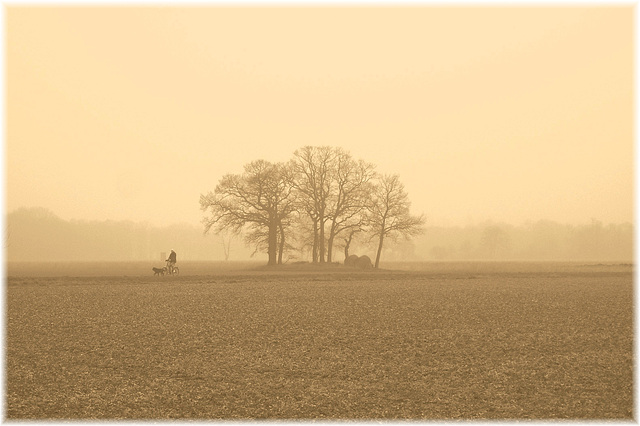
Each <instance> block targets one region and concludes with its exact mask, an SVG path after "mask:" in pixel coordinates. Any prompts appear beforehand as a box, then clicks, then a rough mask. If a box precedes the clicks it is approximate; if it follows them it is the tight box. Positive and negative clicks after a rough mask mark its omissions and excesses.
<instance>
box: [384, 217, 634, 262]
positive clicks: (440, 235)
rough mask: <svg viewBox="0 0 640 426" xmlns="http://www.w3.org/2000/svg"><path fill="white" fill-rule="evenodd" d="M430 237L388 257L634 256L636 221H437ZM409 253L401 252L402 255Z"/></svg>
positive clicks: (598, 258)
mask: <svg viewBox="0 0 640 426" xmlns="http://www.w3.org/2000/svg"><path fill="white" fill-rule="evenodd" d="M426 235H427V236H428V238H424V239H420V240H418V241H416V244H415V245H411V246H410V247H407V246H404V247H396V248H395V253H394V252H391V253H389V254H388V255H387V257H388V258H390V259H393V260H399V258H400V257H402V258H404V259H406V258H407V256H408V255H407V253H420V256H419V258H420V259H421V260H540V261H544V260H584V261H625V262H631V261H633V259H634V252H633V245H634V229H633V225H632V224H631V223H620V224H603V223H602V222H601V221H598V220H595V219H592V220H591V221H590V222H588V223H585V224H580V225H569V224H562V223H557V222H553V221H549V220H539V221H536V222H529V223H525V224H522V225H518V226H516V225H511V224H506V223H495V222H484V223H479V224H475V225H468V226H464V227H454V226H452V227H444V226H440V227H437V226H432V227H428V228H427V229H426ZM401 251H403V252H404V254H402V255H400V256H398V254H400V253H401Z"/></svg>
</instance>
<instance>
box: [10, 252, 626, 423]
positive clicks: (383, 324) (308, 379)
mask: <svg viewBox="0 0 640 426" xmlns="http://www.w3.org/2000/svg"><path fill="white" fill-rule="evenodd" d="M32 266H33V267H32V268H31V269H29V268H30V267H29V265H26V266H25V265H22V266H21V267H20V268H17V267H14V268H12V266H11V265H10V266H9V269H8V271H9V277H8V278H7V286H6V331H5V333H6V355H7V357H6V363H5V379H6V401H5V410H6V413H5V414H6V417H7V418H8V419H12V420H13V419H100V420H110V419H360V420H370V419H371V420H372V419H421V420H444V419H628V420H630V419H632V410H633V391H632V382H633V374H632V367H633V353H632V352H633V270H632V267H631V266H629V265H589V264H553V263H540V264H509V263H505V264H499V263H464V264H463V263H457V264H454V263H451V264H436V263H434V264H428V263H425V264H414V265H408V264H407V265H404V267H405V269H407V270H404V271H400V270H393V271H392V270H379V271H367V272H361V271H349V270H346V269H345V268H342V267H337V266H335V267H329V268H325V269H324V270H322V269H318V268H315V269H314V268H308V269H305V268H304V267H302V266H301V267H290V268H280V269H266V268H256V267H255V266H251V265H249V266H246V265H245V266H243V267H235V268H227V269H225V268H224V266H222V264H210V265H206V264H198V265H195V264H194V265H192V267H191V268H190V267H189V265H188V264H181V265H179V266H180V269H181V275H180V276H177V277H176V276H165V277H157V276H153V275H152V272H151V270H150V265H145V266H144V268H142V267H141V269H140V272H138V270H137V269H136V267H132V266H131V265H129V266H126V265H123V266H121V267H118V268H115V269H111V267H110V268H109V269H106V268H103V269H99V273H100V274H102V275H100V276H91V273H92V271H95V270H96V269H95V268H92V267H91V266H90V265H86V264H85V265H76V266H75V267H74V266H72V265H71V266H70V265H67V266H65V267H59V268H58V269H56V270H55V271H54V272H53V273H52V272H51V265H49V266H48V267H49V268H50V269H49V270H47V268H46V267H44V269H43V267H36V266H35V265H32ZM111 266H113V265H111ZM147 266H148V267H147ZM388 266H389V265H385V267H388ZM391 266H394V269H397V268H401V267H403V265H391ZM74 268H75V269H74ZM145 269H148V270H149V271H148V272H147V271H145ZM408 269H411V270H408ZM30 270H31V271H32V272H33V273H29V271H30ZM43 271H44V272H43ZM47 271H48V272H47ZM56 271H57V272H56ZM109 271H115V272H113V273H109ZM122 271H126V272H127V274H126V275H123V274H122V273H121V272H122ZM190 271H191V272H190ZM47 274H49V276H47Z"/></svg>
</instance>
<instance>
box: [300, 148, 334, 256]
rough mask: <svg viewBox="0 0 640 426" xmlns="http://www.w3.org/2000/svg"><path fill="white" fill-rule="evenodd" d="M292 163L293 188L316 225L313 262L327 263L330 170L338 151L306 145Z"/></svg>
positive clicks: (301, 207) (314, 226)
mask: <svg viewBox="0 0 640 426" xmlns="http://www.w3.org/2000/svg"><path fill="white" fill-rule="evenodd" d="M293 155H294V158H293V160H292V161H291V170H292V173H293V180H292V183H293V186H294V187H295V189H296V192H297V194H298V200H299V201H298V202H299V206H300V209H301V210H302V211H304V212H305V213H306V214H307V215H308V216H309V218H310V219H311V221H312V223H313V255H312V257H313V262H320V263H324V262H325V253H326V250H325V242H326V240H325V224H326V222H327V220H328V219H329V217H328V216H327V213H328V212H327V204H328V200H329V197H330V196H331V195H332V185H331V167H332V164H333V162H334V158H335V155H336V154H335V150H334V149H333V148H331V147H328V146H321V147H313V146H305V147H303V148H300V149H299V150H296V151H295V152H294V154H293Z"/></svg>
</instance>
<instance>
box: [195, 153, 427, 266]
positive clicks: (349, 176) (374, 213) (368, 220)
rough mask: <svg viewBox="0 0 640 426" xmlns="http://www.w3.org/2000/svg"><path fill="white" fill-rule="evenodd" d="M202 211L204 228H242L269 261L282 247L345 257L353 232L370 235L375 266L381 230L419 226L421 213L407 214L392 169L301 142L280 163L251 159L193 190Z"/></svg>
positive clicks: (411, 231) (323, 258) (278, 258)
mask: <svg viewBox="0 0 640 426" xmlns="http://www.w3.org/2000/svg"><path fill="white" fill-rule="evenodd" d="M200 207H201V209H202V210H203V211H204V212H205V213H208V214H209V215H208V216H205V218H204V220H203V223H204V226H205V233H207V232H209V231H210V230H212V231H213V232H215V233H220V232H228V231H231V232H234V233H237V234H243V235H244V237H245V240H246V242H247V243H250V244H253V245H254V247H255V248H256V251H266V252H267V253H268V255H269V261H268V264H269V265H276V264H281V263H282V261H283V256H284V254H285V252H294V251H295V252H299V253H309V255H310V257H311V260H312V262H314V263H326V262H332V261H333V258H334V249H335V248H337V247H341V248H343V249H344V254H345V258H346V257H348V255H349V246H350V244H351V242H352V241H353V239H354V237H356V236H359V237H360V238H366V239H368V240H370V241H371V240H375V241H376V243H377V254H376V260H375V267H376V268H377V267H378V265H379V263H380V254H381V252H382V247H383V243H384V241H385V239H386V238H397V237H400V236H403V237H411V236H414V235H417V234H418V233H420V232H421V229H422V225H423V223H424V218H423V216H412V215H411V214H410V212H409V207H410V202H409V199H408V196H407V193H406V192H405V190H404V186H403V185H402V183H401V182H400V181H399V179H398V176H397V175H380V174H378V173H376V171H375V169H374V166H373V165H371V164H369V163H366V162H364V161H362V160H355V159H354V158H353V157H352V156H351V155H350V154H349V153H348V152H347V151H345V150H343V149H341V148H337V147H329V146H322V147H314V146H305V147H303V148H301V149H299V150H297V151H295V152H294V155H293V158H292V159H291V160H290V161H289V162H287V163H276V164H274V163H270V162H268V161H264V160H257V161H253V162H251V163H249V164H247V165H245V166H244V173H242V174H227V175H225V176H223V177H222V179H221V180H220V182H219V183H218V185H217V186H216V188H215V190H214V191H213V192H209V193H208V194H206V195H201V196H200Z"/></svg>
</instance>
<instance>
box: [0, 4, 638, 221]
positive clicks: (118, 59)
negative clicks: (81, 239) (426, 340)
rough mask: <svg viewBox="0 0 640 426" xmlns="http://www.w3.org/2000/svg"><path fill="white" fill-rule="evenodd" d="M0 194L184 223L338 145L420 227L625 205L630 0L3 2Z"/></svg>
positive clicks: (111, 215)
mask: <svg viewBox="0 0 640 426" xmlns="http://www.w3.org/2000/svg"><path fill="white" fill-rule="evenodd" d="M5 13H6V31H7V33H6V62H5V63H6V79H7V80H6V96H7V99H6V114H7V121H6V129H7V136H6V150H5V161H6V197H7V198H6V208H7V210H8V211H11V210H13V209H16V208H18V207H22V206H42V207H46V208H49V209H51V210H52V211H53V212H54V213H56V214H57V215H59V216H60V217H62V218H64V219H90V220H93V219H97V220H104V219H113V220H121V219H131V220H134V221H148V222H150V223H152V224H160V225H162V224H169V223H174V222H190V223H198V222H199V221H200V219H201V217H202V213H201V212H200V210H199V202H198V201H199V195H200V194H201V193H205V192H208V191H209V190H213V189H214V188H215V186H216V184H217V182H218V180H219V179H220V177H222V175H224V174H226V173H239V172H241V170H242V165H243V164H245V163H247V162H249V161H252V160H255V159H259V158H263V159H266V160H271V161H286V160H288V159H289V158H290V157H291V155H292V153H293V151H294V150H295V149H296V148H299V147H301V146H303V145H335V146H341V147H344V148H346V149H347V150H349V151H350V152H351V153H352V154H353V156H354V157H356V158H362V159H364V160H367V161H370V162H372V163H374V164H376V165H377V167H378V170H379V171H381V172H385V173H398V174H399V175H400V177H401V180H402V181H403V182H404V183H405V187H406V189H407V190H408V192H409V196H410V199H411V200H412V202H413V211H414V213H416V214H418V213H424V214H425V215H426V217H427V220H428V223H430V224H436V225H441V224H446V225H465V224H468V223H472V222H479V221H483V220H489V219H491V220H495V221H505V222H509V223H513V224H521V223H523V222H525V221H527V220H539V219H549V220H555V221H559V222H567V223H585V222H589V221H590V220H591V218H596V219H599V220H602V221H603V222H626V221H629V222H632V221H633V166H634V164H633V69H632V67H633V15H634V12H633V8H632V6H624V7H594V6H589V7H568V8H560V7H537V8H525V7H497V8H478V7H476V8H471V7H452V8H445V7H435V6H431V7H428V6H422V7H412V8H409V7H405V8H391V7H375V8H374V7H357V8H345V7H337V8H329V7H325V8H311V7H302V8H278V7H266V8H256V7H245V8H230V7H191V8H175V7H159V8H158V7H156V8H151V7H147V8H132V7H116V6H113V7H108V8H105V7H102V8H98V7H84V8H82V7H26V6H10V7H7V9H6V12H5Z"/></svg>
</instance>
